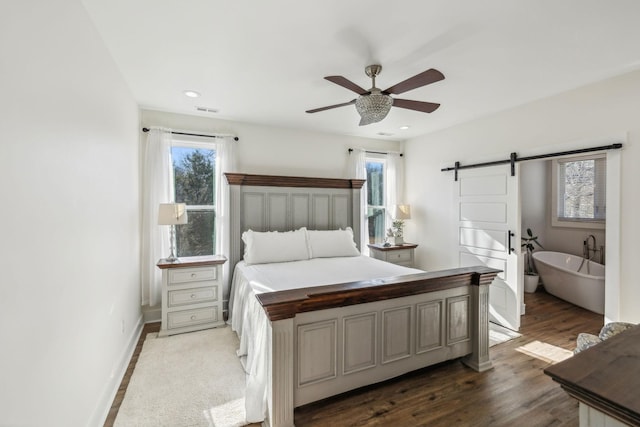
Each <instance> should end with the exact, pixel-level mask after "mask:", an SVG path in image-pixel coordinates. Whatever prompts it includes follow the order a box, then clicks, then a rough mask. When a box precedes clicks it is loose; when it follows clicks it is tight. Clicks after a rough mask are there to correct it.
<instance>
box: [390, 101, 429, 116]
mask: <svg viewBox="0 0 640 427" xmlns="http://www.w3.org/2000/svg"><path fill="white" fill-rule="evenodd" d="M393 106H394V107H400V108H406V109H407V110H415V111H422V112H423V113H433V112H434V111H436V110H437V109H438V107H439V106H440V104H436V103H433V102H423V101H412V100H410V99H398V98H393Z"/></svg>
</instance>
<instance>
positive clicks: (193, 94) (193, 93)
mask: <svg viewBox="0 0 640 427" xmlns="http://www.w3.org/2000/svg"><path fill="white" fill-rule="evenodd" d="M183 93H184V94H185V95H186V96H188V97H189V98H197V97H199V96H200V94H199V93H198V92H196V91H195V90H185V91H184V92H183Z"/></svg>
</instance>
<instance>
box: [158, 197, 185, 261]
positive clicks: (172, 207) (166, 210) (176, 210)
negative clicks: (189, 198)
mask: <svg viewBox="0 0 640 427" xmlns="http://www.w3.org/2000/svg"><path fill="white" fill-rule="evenodd" d="M186 223H187V205H186V204H185V203H160V209H158V225H168V226H170V227H171V228H170V230H169V237H170V242H171V243H170V245H171V255H169V257H168V258H165V259H164V260H163V261H165V262H180V260H179V259H178V258H177V257H176V255H175V249H176V225H177V224H186Z"/></svg>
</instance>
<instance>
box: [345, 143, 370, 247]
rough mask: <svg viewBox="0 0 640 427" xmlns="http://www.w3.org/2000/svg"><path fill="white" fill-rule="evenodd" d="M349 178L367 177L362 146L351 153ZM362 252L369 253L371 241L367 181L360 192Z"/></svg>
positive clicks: (360, 243) (365, 157) (365, 155)
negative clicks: (369, 242)
mask: <svg viewBox="0 0 640 427" xmlns="http://www.w3.org/2000/svg"><path fill="white" fill-rule="evenodd" d="M348 175H349V178H354V179H364V180H366V179H367V153H366V151H365V150H363V149H361V148H354V149H353V151H351V154H350V155H349V172H348ZM360 212H361V214H362V217H361V218H360V242H359V246H360V252H361V253H362V254H363V255H366V254H368V253H369V248H368V246H367V243H368V241H369V232H368V210H367V183H366V181H365V183H364V185H363V186H362V190H361V192H360Z"/></svg>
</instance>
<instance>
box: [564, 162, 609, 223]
mask: <svg viewBox="0 0 640 427" xmlns="http://www.w3.org/2000/svg"><path fill="white" fill-rule="evenodd" d="M606 167H607V162H606V157H605V156H604V155H598V156H588V157H572V158H565V159H560V160H554V161H553V171H552V183H553V193H554V194H553V203H552V205H553V211H552V224H553V225H554V226H562V227H590V228H604V223H605V220H606V212H607V208H606V175H607V173H606V172H607V170H606Z"/></svg>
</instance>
